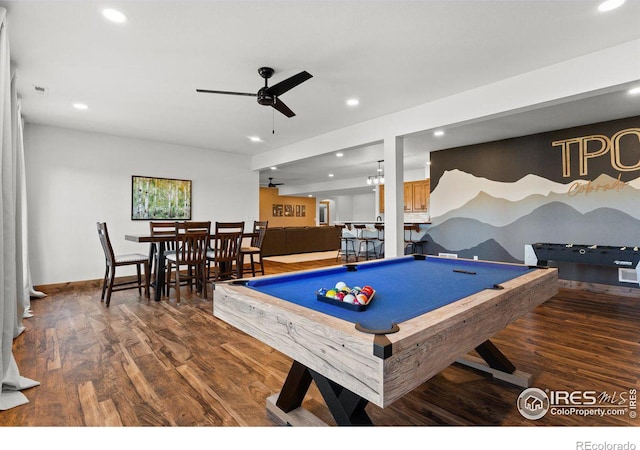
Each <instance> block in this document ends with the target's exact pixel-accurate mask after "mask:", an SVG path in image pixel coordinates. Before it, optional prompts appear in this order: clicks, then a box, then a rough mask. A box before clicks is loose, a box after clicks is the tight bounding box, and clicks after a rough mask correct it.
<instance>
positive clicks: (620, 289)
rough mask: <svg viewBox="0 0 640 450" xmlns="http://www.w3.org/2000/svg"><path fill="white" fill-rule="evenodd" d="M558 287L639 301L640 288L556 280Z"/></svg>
mask: <svg viewBox="0 0 640 450" xmlns="http://www.w3.org/2000/svg"><path fill="white" fill-rule="evenodd" d="M558 287H561V288H564V289H573V290H576V291H584V292H593V293H594V294H607V295H615V296H618V297H629V298H639V299H640V286H639V287H637V288H632V287H626V286H612V285H608V284H598V283H587V282H585V281H574V280H558Z"/></svg>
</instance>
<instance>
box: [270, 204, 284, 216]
mask: <svg viewBox="0 0 640 450" xmlns="http://www.w3.org/2000/svg"><path fill="white" fill-rule="evenodd" d="M283 211H284V209H283V206H282V205H279V204H274V205H273V211H272V213H273V217H282V216H283Z"/></svg>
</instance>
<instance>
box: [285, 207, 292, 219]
mask: <svg viewBox="0 0 640 450" xmlns="http://www.w3.org/2000/svg"><path fill="white" fill-rule="evenodd" d="M284 216H285V217H293V205H284Z"/></svg>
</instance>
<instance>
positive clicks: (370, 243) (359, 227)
mask: <svg viewBox="0 0 640 450" xmlns="http://www.w3.org/2000/svg"><path fill="white" fill-rule="evenodd" d="M353 228H355V229H356V232H357V233H358V234H357V239H358V241H359V243H358V259H360V252H361V251H362V245H363V244H364V255H365V259H366V260H367V261H368V260H369V255H370V254H371V253H373V258H374V259H376V258H378V254H377V253H376V241H377V240H378V238H373V237H367V236H365V234H364V233H365V231H366V229H367V226H366V225H365V224H354V225H353ZM369 247H371V251H369Z"/></svg>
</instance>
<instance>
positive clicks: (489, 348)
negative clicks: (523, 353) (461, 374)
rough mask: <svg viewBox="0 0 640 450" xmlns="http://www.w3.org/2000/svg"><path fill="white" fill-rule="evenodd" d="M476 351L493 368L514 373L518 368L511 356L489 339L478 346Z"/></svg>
mask: <svg viewBox="0 0 640 450" xmlns="http://www.w3.org/2000/svg"><path fill="white" fill-rule="evenodd" d="M476 352H478V354H479V355H480V356H481V357H482V359H484V360H485V361H486V362H487V364H489V367H491V368H492V369H496V370H501V371H502V372H506V373H513V372H515V370H516V366H514V365H513V363H512V362H511V361H509V358H507V357H506V356H505V355H504V353H502V352H501V351H500V350H499V349H498V347H496V346H495V344H494V343H493V342H491V341H490V340H488V339H487V340H486V341H484V342H483V343H482V344H480V345H478V346H477V347H476Z"/></svg>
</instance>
